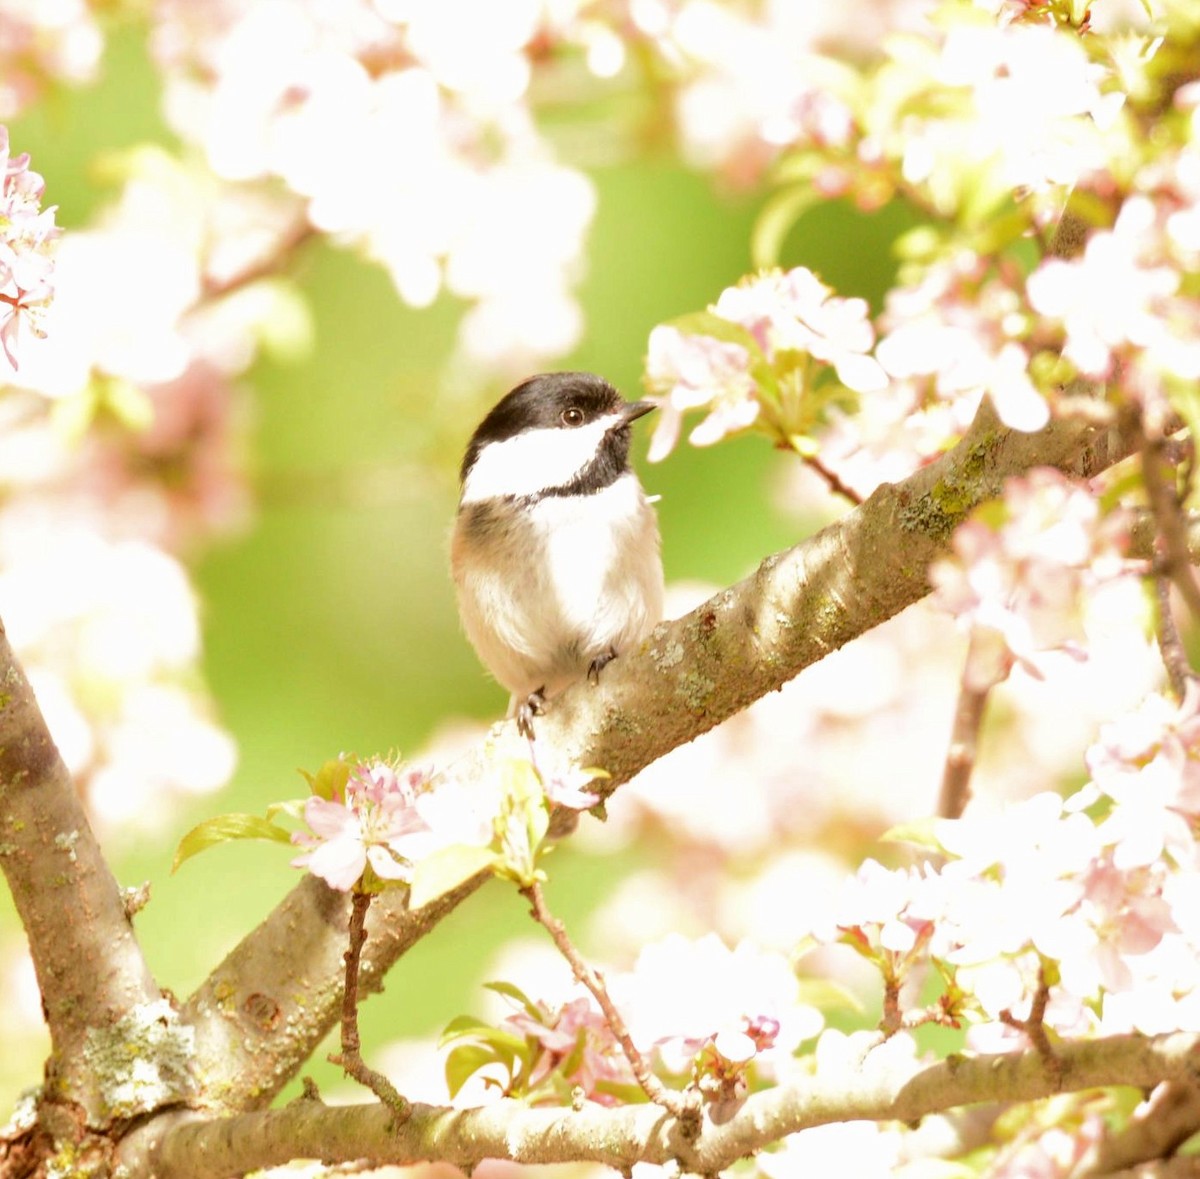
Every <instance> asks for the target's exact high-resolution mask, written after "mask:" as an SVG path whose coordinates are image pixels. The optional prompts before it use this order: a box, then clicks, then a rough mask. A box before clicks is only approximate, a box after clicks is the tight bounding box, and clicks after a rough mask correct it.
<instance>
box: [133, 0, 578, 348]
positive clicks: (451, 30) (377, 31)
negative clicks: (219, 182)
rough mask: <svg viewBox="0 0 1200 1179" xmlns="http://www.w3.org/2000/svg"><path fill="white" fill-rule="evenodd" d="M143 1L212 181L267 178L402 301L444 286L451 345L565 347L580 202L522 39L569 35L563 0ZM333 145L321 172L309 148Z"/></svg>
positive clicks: (185, 131)
mask: <svg viewBox="0 0 1200 1179" xmlns="http://www.w3.org/2000/svg"><path fill="white" fill-rule="evenodd" d="M156 13H157V19H158V26H157V29H156V46H157V49H158V53H159V57H160V61H161V62H162V64H163V65H164V67H165V69H166V73H167V87H168V92H167V106H168V111H169V112H170V114H171V117H172V120H173V122H174V124H175V126H176V128H177V129H178V130H179V131H180V133H181V134H182V135H184V136H185V138H187V139H188V140H190V141H194V142H198V143H199V144H200V145H201V146H202V147H203V149H204V150H205V152H206V154H207V157H208V159H209V162H210V163H211V165H212V167H213V169H214V171H215V172H216V173H217V175H218V176H221V177H223V178H225V179H228V180H239V181H248V180H259V179H266V178H270V177H275V178H278V179H279V180H281V181H282V182H283V184H284V185H285V186H286V188H287V190H288V191H289V192H290V193H292V194H294V195H295V196H296V197H299V198H301V199H302V200H303V202H304V203H305V205H306V209H307V217H308V220H309V222H310V224H311V225H312V226H313V228H314V229H316V230H319V231H321V232H323V233H326V234H329V235H330V236H332V237H334V238H335V239H336V240H339V241H342V242H345V243H347V244H351V245H353V246H355V247H357V248H359V249H361V250H362V251H363V252H364V253H365V254H366V255H367V256H368V257H371V258H373V259H375V260H377V261H379V262H380V263H381V265H383V266H384V267H385V269H386V270H387V271H388V273H389V275H390V276H391V278H392V280H393V282H394V283H395V285H396V289H397V291H398V292H399V294H400V296H401V297H402V298H403V299H404V300H405V301H406V302H409V303H411V304H412V305H414V306H426V305H428V304H430V303H432V302H433V300H434V299H435V298H436V297H437V296H438V294H439V293H440V291H441V290H442V289H443V287H446V288H448V289H449V290H450V291H452V292H453V293H455V294H458V295H460V296H463V297H465V298H467V299H468V300H470V301H471V302H472V304H473V307H472V309H471V310H470V312H469V314H468V315H467V317H466V320H465V322H464V324H463V327H462V343H463V346H464V348H465V350H466V352H467V353H468V355H470V356H472V357H474V358H476V359H482V360H484V361H485V362H487V363H494V364H500V365H501V366H507V367H512V366H518V367H524V366H527V365H528V364H530V363H534V362H536V361H537V360H538V359H540V358H542V357H545V356H548V355H558V354H561V353H562V352H564V351H567V350H568V349H570V348H571V347H572V346H573V345H574V344H575V342H576V341H577V340H578V338H579V335H580V332H581V322H580V316H579V311H578V307H577V306H576V303H575V299H574V296H573V294H572V293H571V287H572V285H573V283H574V281H575V279H576V278H577V276H578V271H579V268H580V261H581V257H582V250H583V236H584V234H585V233H586V230H587V228H588V225H589V224H590V221H591V217H592V212H593V206H594V196H593V194H592V190H591V185H590V183H589V182H588V181H587V179H586V178H585V177H584V176H583V175H582V174H581V173H579V172H577V171H575V170H573V169H569V168H566V167H564V166H562V165H560V164H557V163H555V162H554V160H553V154H552V152H551V150H550V148H549V145H548V143H547V142H546V141H545V139H544V138H543V135H542V133H541V132H540V131H539V129H538V128H537V126H536V124H535V122H534V119H533V117H532V111H531V109H530V105H529V99H528V95H527V89H528V86H529V81H530V74H531V69H532V66H531V57H532V48H533V46H534V44H535V43H539V44H540V39H542V38H549V39H550V40H551V41H554V40H556V39H560V38H561V39H562V40H564V41H570V42H572V43H575V42H580V43H581V42H582V41H583V40H584V39H585V37H584V26H583V25H581V24H580V23H579V19H578V18H577V13H576V6H575V5H572V4H566V5H563V4H557V5H546V4H543V3H541V2H540V0H518V2H516V3H506V4H501V5H491V6H487V5H485V6H482V7H481V6H480V5H478V4H477V3H474V0H451V2H449V3H445V4H419V5H397V4H368V3H365V2H360V0H356V2H355V3H352V4H335V3H330V2H329V0H303V2H301V3H281V2H278V0H256V2H255V3H253V4H250V5H231V4H225V5H214V6H211V7H210V8H209V11H208V12H206V13H205V14H197V13H196V12H194V11H193V9H192V7H191V6H188V5H185V4H180V3H177V2H175V3H164V4H161V5H159V6H158V7H157V10H156ZM464 22H467V23H468V24H470V26H471V28H472V30H473V35H472V36H471V37H463V35H462V29H463V25H464ZM481 22H482V23H481ZM264 46H269V47H270V48H269V51H267V52H264V49H263V47H264ZM331 143H336V144H337V166H336V167H333V168H331V167H330V166H329V160H328V157H327V155H326V154H324V153H322V152H321V151H318V150H314V144H331ZM381 144H384V145H386V150H380V145H381Z"/></svg>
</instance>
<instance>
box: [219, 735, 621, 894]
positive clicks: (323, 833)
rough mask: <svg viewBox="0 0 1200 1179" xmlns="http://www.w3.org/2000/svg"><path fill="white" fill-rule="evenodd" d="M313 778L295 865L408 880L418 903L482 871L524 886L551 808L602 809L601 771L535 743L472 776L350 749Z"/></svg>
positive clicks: (370, 885)
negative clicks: (597, 790)
mask: <svg viewBox="0 0 1200 1179" xmlns="http://www.w3.org/2000/svg"><path fill="white" fill-rule="evenodd" d="M306 776H307V777H308V781H309V785H310V787H311V790H312V794H311V795H310V797H309V798H308V799H306V800H305V802H304V804H303V809H302V816H303V819H304V821H305V823H306V824H307V826H308V830H307V831H300V832H296V833H294V834H293V835H292V836H291V841H292V842H293V843H296V844H299V845H301V846H302V847H303V848H304V849H305V850H304V851H303V852H302V853H301V854H300V855H299V856H297V857H296V858H295V859H294V860H293V861H292V864H293V866H294V867H296V868H305V869H307V870H308V871H309V872H311V873H313V875H314V876H319V877H320V878H321V879H322V880H324V881H325V883H326V884H328V885H329V886H330V887H331V888H336V889H338V890H340V891H342V892H348V891H350V890H351V889H355V888H364V889H366V890H368V891H374V890H375V889H377V888H380V887H383V886H385V885H386V884H387V883H388V882H392V881H396V882H400V883H404V884H407V885H409V886H410V891H409V896H410V903H411V904H412V905H413V907H414V908H417V907H419V906H420V905H421V904H424V903H425V902H426V901H428V900H433V899H435V898H436V897H437V896H440V895H441V894H442V893H444V892H446V891H447V890H448V889H450V888H452V887H453V886H454V885H456V884H459V883H461V882H462V880H464V879H466V877H468V876H470V875H472V874H473V873H475V872H476V871H480V870H484V869H488V870H491V871H493V872H495V873H496V874H498V875H501V876H505V877H508V878H509V879H513V880H516V881H517V882H518V883H520V884H525V883H528V882H529V881H531V880H533V879H535V878H537V867H536V865H537V861H538V858H539V856H540V855H541V853H542V851H543V850H544V848H543V840H544V839H545V837H546V835H547V832H548V830H549V820H550V813H551V811H552V809H553V808H554V807H557V806H561V807H567V808H571V809H585V808H587V807H591V806H595V804H596V803H597V802H599V796H598V795H596V794H594V793H592V792H591V791H590V790H588V789H586V787H587V786H588V784H589V783H591V782H592V781H594V779H595V778H596V777H598V776H601V775H600V774H599V771H596V770H585V769H579V768H577V767H573V766H570V765H567V764H564V763H563V761H562V759H561V758H559V757H557V756H556V755H555V754H554V753H553V752H552V751H549V750H546V749H544V748H540V747H538V746H537V745H536V744H535V743H533V742H530V743H529V746H528V748H527V749H526V750H524V751H522V752H521V753H520V754H513V755H507V754H497V755H496V757H495V760H494V764H493V766H492V767H491V770H490V772H488V773H484V774H482V775H481V776H478V777H477V778H474V779H472V780H471V781H466V780H464V779H462V778H460V777H458V776H456V775H455V774H453V773H450V772H442V773H440V774H434V772H433V768H432V766H431V765H429V764H427V763H424V762H422V763H418V764H415V765H404V764H403V763H400V764H396V763H393V762H392V761H387V760H382V759H378V758H376V759H373V760H363V759H360V758H357V757H352V756H347V755H343V756H341V757H339V758H336V759H335V760H333V761H330V762H327V763H326V764H325V766H323V767H322V768H321V770H320V771H319V772H318V773H317V774H315V775H306ZM216 822H218V823H220V820H217V821H216ZM204 826H205V825H204V824H201V828H200V829H203V828H204ZM260 833H261V832H260V831H256V830H251V831H249V832H247V834H250V835H256V834H260ZM230 837H232V838H237V837H238V836H236V835H234V836H230ZM272 837H275V836H274V835H273V834H272Z"/></svg>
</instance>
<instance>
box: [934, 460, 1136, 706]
mask: <svg viewBox="0 0 1200 1179" xmlns="http://www.w3.org/2000/svg"><path fill="white" fill-rule="evenodd" d="M1123 536H1124V533H1123V523H1122V520H1121V519H1120V518H1119V517H1112V518H1108V519H1102V518H1101V516H1100V509H1099V505H1098V503H1097V502H1096V500H1095V498H1094V497H1093V496H1092V495H1091V493H1090V492H1089V491H1087V489H1086V488H1083V487H1081V486H1079V485H1078V484H1075V483H1072V482H1071V481H1070V480H1069V479H1067V478H1066V477H1065V476H1064V475H1062V474H1060V473H1059V472H1057V471H1054V470H1051V469H1049V468H1040V469H1038V470H1035V471H1032V472H1030V474H1029V475H1027V476H1024V477H1022V478H1015V479H1010V480H1009V481H1008V482H1007V483H1006V484H1005V490H1004V499H1003V508H1002V510H1001V512H1000V515H999V518H998V519H997V512H996V510H995V508H994V507H993V506H990V505H988V506H985V507H984V508H982V509H980V510H979V511H977V512H976V513H975V514H974V515H972V516H971V517H970V518H969V519H968V520H967V521H966V522H965V523H963V524H961V525H960V526H959V528H958V529H957V531H956V532H955V534H954V555H953V556H952V557H949V558H946V559H943V560H941V561H938V562H936V563H935V564H934V565H933V566H932V567H931V569H930V580H931V581H932V582H933V584H934V587H935V601H936V602H937V603H938V604H939V605H941V606H942V607H943V609H946V610H949V611H950V612H951V613H953V614H955V615H957V616H958V617H959V618H960V619H962V620H963V621H964V622H966V623H967V624H968V626H969V627H970V629H971V634H972V652H971V659H972V660H973V662H970V663H969V666H968V669H967V670H968V678H969V679H970V680H971V682H972V683H973V684H974V685H975V686H976V687H977V688H985V687H987V686H988V685H989V684H992V683H997V682H999V681H1000V680H1002V679H1004V678H1005V677H1006V676H1007V674H1008V671H1009V669H1010V668H1011V666H1012V663H1013V662H1014V661H1015V662H1017V663H1020V664H1021V665H1022V667H1024V668H1025V670H1026V671H1028V672H1029V673H1030V674H1032V675H1034V676H1035V677H1039V678H1040V676H1041V669H1040V666H1039V657H1040V655H1041V654H1042V653H1043V652H1046V651H1050V650H1060V651H1065V652H1066V653H1068V654H1072V655H1074V656H1076V657H1082V652H1081V650H1080V648H1079V645H1078V644H1079V640H1080V639H1082V637H1083V625H1082V606H1083V592H1084V590H1085V589H1087V588H1088V587H1089V586H1091V585H1093V584H1096V583H1097V582H1098V581H1100V580H1102V579H1106V578H1110V577H1111V576H1112V575H1113V574H1114V573H1116V572H1119V571H1120V570H1121V569H1122V568H1124V566H1123V563H1122V561H1121V559H1120V557H1119V546H1120V544H1121V543H1122V541H1123Z"/></svg>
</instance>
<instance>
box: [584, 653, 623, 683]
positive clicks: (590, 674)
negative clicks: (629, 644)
mask: <svg viewBox="0 0 1200 1179" xmlns="http://www.w3.org/2000/svg"><path fill="white" fill-rule="evenodd" d="M616 657H617V649H616V647H609V649H608V650H607V651H602V652H601V653H600V654H599V655H597V656H596V658H595V659H593V660H592V661H591V663H589V664H588V670H587V678H588V679H589V680H590V681H591V682H592V683H593V684H598V683H599V682H600V673H601V672H602V671H603V670H604V669H605V668H606V667H607V666H608V665H609V664H610V663H611V662H612V661H613V660H614V659H616Z"/></svg>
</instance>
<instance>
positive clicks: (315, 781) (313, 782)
mask: <svg viewBox="0 0 1200 1179" xmlns="http://www.w3.org/2000/svg"><path fill="white" fill-rule="evenodd" d="M350 766H351V762H350V761H349V760H347V759H346V758H344V757H335V758H331V759H330V760H329V761H327V762H326V763H325V764H324V765H323V766H322V767H321V768H320V769H319V770H318V771H317V772H316V773H315V774H310V773H309V772H308V771H307V770H301V771H300V773H301V774H302V775H303V776H304V780H305V781H306V782H307V783H308V788H309V790H311V791H312V792H313V794H315V795H316V796H317V797H318V798H323V799H324V800H325V801H326V802H332V801H333V799H334V798H335V797H337V798H345V796H346V783H347V782H349V781H350Z"/></svg>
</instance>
